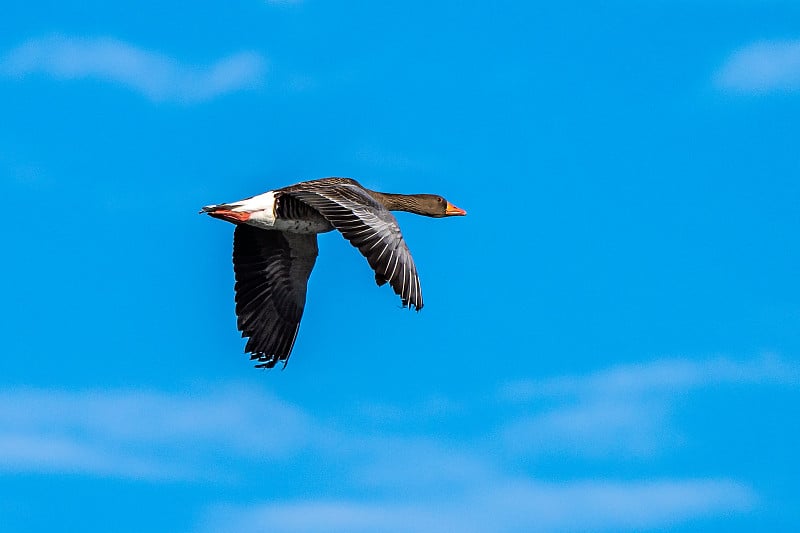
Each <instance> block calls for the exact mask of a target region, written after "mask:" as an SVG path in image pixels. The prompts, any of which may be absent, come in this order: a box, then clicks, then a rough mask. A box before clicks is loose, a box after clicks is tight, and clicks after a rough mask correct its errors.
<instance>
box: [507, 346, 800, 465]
mask: <svg viewBox="0 0 800 533" xmlns="http://www.w3.org/2000/svg"><path fill="white" fill-rule="evenodd" d="M743 385H749V386H753V385H756V386H764V385H771V386H795V387H796V386H798V385H800V365H798V364H796V363H792V362H789V361H785V360H783V359H780V358H778V357H776V356H769V355H767V356H763V357H759V358H755V359H749V360H742V361H735V360H732V359H728V358H716V359H707V360H690V359H663V360H657V361H652V362H648V363H641V364H631V365H621V366H617V367H613V368H610V369H606V370H601V371H599V372H595V373H593V374H588V375H572V376H560V377H555V378H550V379H541V380H526V381H518V382H515V383H511V384H509V385H507V386H506V387H504V388H503V389H502V391H501V394H500V395H501V397H502V398H504V399H506V400H510V401H512V402H514V403H515V404H521V405H524V406H525V409H524V412H523V413H522V414H519V415H518V416H517V417H515V418H512V419H509V420H507V421H506V422H505V423H504V424H503V427H502V429H501V434H502V435H503V437H504V439H505V441H506V446H507V447H508V449H509V450H511V451H513V452H515V453H518V454H520V453H522V454H531V453H532V454H564V455H570V456H579V457H590V458H598V457H609V456H624V457H628V458H643V457H647V456H651V455H654V454H656V453H659V452H662V451H663V450H665V449H669V448H671V447H674V446H676V445H679V444H681V443H683V442H684V441H685V438H686V437H685V436H684V435H682V434H681V432H680V431H679V429H678V428H675V427H673V424H672V421H671V418H672V414H673V411H674V410H675V408H676V404H678V402H679V399H680V398H683V397H685V395H686V393H688V392H691V391H696V390H699V389H704V388H709V387H719V386H743Z"/></svg>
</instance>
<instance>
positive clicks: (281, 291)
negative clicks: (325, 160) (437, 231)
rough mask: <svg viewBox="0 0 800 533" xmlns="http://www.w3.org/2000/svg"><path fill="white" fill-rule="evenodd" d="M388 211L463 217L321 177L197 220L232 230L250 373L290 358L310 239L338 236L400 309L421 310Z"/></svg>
mask: <svg viewBox="0 0 800 533" xmlns="http://www.w3.org/2000/svg"><path fill="white" fill-rule="evenodd" d="M390 211H407V212H410V213H416V214H418V215H425V216H429V217H436V218H439V217H449V216H462V215H466V214H467V213H466V211H464V210H463V209H459V208H458V207H456V206H454V205H453V204H451V203H450V202H448V201H447V200H445V199H444V198H442V197H441V196H437V195H433V194H391V193H382V192H377V191H372V190H370V189H367V188H366V187H364V186H363V185H361V184H360V183H359V182H357V181H356V180H354V179H350V178H322V179H317V180H312V181H303V182H300V183H297V184H295V185H290V186H288V187H284V188H282V189H275V190H273V191H267V192H265V193H263V194H259V195H257V196H252V197H250V198H245V199H244V200H240V201H238V202H230V203H223V204H213V205H207V206H205V207H203V208H202V209H201V211H200V213H201V214H202V213H205V214H207V215H209V216H211V217H213V218H218V219H221V220H225V221H227V222H231V223H233V224H235V225H236V227H235V229H234V232H233V271H234V275H235V279H236V283H235V285H234V292H235V295H236V296H235V301H236V316H237V323H236V325H237V328H238V330H239V331H241V332H242V337H247V345H246V346H245V352H246V353H249V354H250V360H251V361H256V365H255V366H256V368H273V367H274V366H275V365H276V364H277V363H278V362H283V366H284V367H285V366H286V363H287V362H288V360H289V355H290V354H291V353H292V348H293V347H294V342H295V339H296V338H297V332H298V330H299V328H300V319H301V318H302V316H303V309H304V307H305V302H306V288H307V285H308V278H309V276H310V275H311V270H312V269H313V268H314V263H315V262H316V259H317V253H318V248H317V234H318V233H326V232H329V231H333V230H334V229H335V230H338V231H339V232H340V233H341V234H342V235H343V236H344V238H345V239H346V240H348V241H349V242H350V244H352V245H353V246H355V247H356V248H358V250H359V251H360V252H361V254H362V255H363V256H364V257H365V258H366V259H367V262H368V263H369V266H370V267H371V268H372V270H373V271H374V272H375V282H376V283H377V284H378V286H381V285H384V284H386V283H388V284H389V286H391V288H392V289H393V290H394V292H395V294H397V295H398V296H399V297H400V301H401V302H402V306H403V307H404V308H409V309H411V308H414V309H416V310H417V311H419V310H420V309H422V306H423V303H422V291H421V289H420V284H419V277H418V276H417V267H416V266H415V265H414V259H413V258H412V257H411V252H410V251H409V250H408V247H407V246H406V243H405V240H404V239H403V235H402V233H401V232H400V227H399V225H398V224H397V220H396V219H395V218H394V215H392V213H391V212H390Z"/></svg>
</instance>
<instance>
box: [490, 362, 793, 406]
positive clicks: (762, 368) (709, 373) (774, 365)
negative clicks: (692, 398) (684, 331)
mask: <svg viewBox="0 0 800 533" xmlns="http://www.w3.org/2000/svg"><path fill="white" fill-rule="evenodd" d="M724 384H739V385H748V384H755V385H758V384H773V385H798V384H800V365H798V364H796V363H793V362H790V361H786V360H783V359H781V358H780V357H777V356H773V355H764V356H761V357H758V358H754V359H746V360H740V361H737V360H734V359H730V358H726V357H718V358H715V359H698V360H693V359H660V360H656V361H651V362H647V363H638V364H631V365H621V366H616V367H612V368H610V369H605V370H601V371H599V372H595V373H593V374H588V375H578V376H560V377H556V378H551V379H544V380H527V381H518V382H515V383H511V384H509V385H508V386H506V387H505V388H504V389H503V391H502V393H503V396H504V397H506V398H507V399H512V400H517V401H528V400H531V399H534V398H542V397H552V396H563V395H603V396H608V395H630V394H641V393H648V394H652V393H654V392H675V391H686V390H690V389H695V388H699V387H708V386H712V385H724Z"/></svg>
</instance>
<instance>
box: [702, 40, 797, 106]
mask: <svg viewBox="0 0 800 533" xmlns="http://www.w3.org/2000/svg"><path fill="white" fill-rule="evenodd" d="M715 83H716V85H717V86H718V87H719V88H720V89H723V90H726V91H732V92H740V93H767V92H775V91H787V92H788V91H800V40H794V41H791V40H782V41H760V42H755V43H752V44H749V45H747V46H744V47H743V48H740V49H739V50H737V51H736V52H734V53H733V54H732V55H731V56H730V57H729V58H728V59H727V61H726V62H725V64H723V66H722V67H721V68H720V69H719V71H718V72H717V74H716V76H715Z"/></svg>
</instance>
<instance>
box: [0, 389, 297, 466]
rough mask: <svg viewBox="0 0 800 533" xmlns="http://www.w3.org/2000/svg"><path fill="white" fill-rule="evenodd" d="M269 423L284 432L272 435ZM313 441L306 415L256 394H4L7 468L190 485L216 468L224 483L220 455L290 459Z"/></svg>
mask: <svg viewBox="0 0 800 533" xmlns="http://www.w3.org/2000/svg"><path fill="white" fill-rule="evenodd" d="M265 418H268V419H269V420H270V423H271V424H275V425H276V426H277V427H280V428H281V431H279V432H275V431H264V430H263V420H264V419H265ZM309 435H310V421H309V419H308V417H307V416H306V415H305V414H304V413H303V412H302V411H301V410H299V409H297V408H296V407H293V406H291V405H288V404H286V403H285V402H283V401H281V400H280V399H278V398H276V397H274V396H271V395H268V394H265V393H261V392H257V391H254V390H252V389H249V388H247V387H225V388H222V389H219V390H216V391H214V392H211V393H206V394H180V395H171V394H166V393H159V392H152V391H84V392H65V391H48V390H38V389H28V390H19V391H3V392H0V471H17V472H19V471H42V472H67V473H82V474H91V475H101V476H115V477H123V478H136V479H173V478H174V479H184V478H202V477H207V474H208V473H209V472H214V471H215V469H216V471H217V473H218V474H220V475H223V476H225V475H227V472H218V470H219V469H218V468H216V467H218V466H219V465H216V464H215V463H216V460H215V459H214V458H215V457H218V456H219V454H220V452H224V453H225V454H227V455H228V456H230V457H234V458H235V457H254V456H267V457H279V456H281V455H291V453H292V450H294V449H298V448H300V449H302V448H303V447H304V446H305V444H306V443H307V441H308V439H309ZM211 475H216V474H211Z"/></svg>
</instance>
